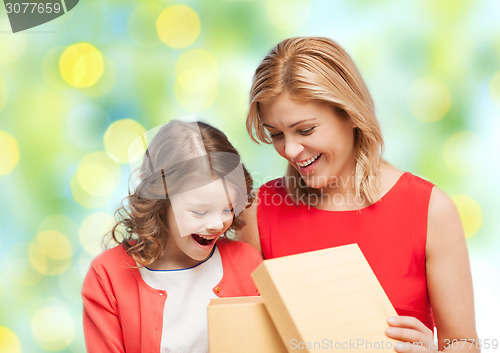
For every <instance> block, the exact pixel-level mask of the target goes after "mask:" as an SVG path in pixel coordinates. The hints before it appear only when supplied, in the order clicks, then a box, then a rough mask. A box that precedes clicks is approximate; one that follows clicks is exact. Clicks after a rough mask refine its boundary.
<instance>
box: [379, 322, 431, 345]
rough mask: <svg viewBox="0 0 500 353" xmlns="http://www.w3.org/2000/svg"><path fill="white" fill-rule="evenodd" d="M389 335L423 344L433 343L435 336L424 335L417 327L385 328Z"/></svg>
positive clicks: (404, 340)
mask: <svg viewBox="0 0 500 353" xmlns="http://www.w3.org/2000/svg"><path fill="white" fill-rule="evenodd" d="M385 333H386V335H387V337H390V338H393V339H396V340H399V341H403V342H409V343H416V344H418V343H420V344H421V345H423V346H427V347H428V346H429V345H430V344H432V341H433V337H431V336H428V335H424V334H423V333H422V332H420V331H418V330H415V329H408V328H401V327H388V328H387V329H386V330H385Z"/></svg>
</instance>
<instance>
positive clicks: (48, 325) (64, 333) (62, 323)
mask: <svg viewBox="0 0 500 353" xmlns="http://www.w3.org/2000/svg"><path fill="white" fill-rule="evenodd" d="M30 326H31V332H32V334H33V337H34V338H35V342H36V343H37V344H38V345H39V346H40V347H41V348H42V349H44V350H47V351H61V350H63V349H65V348H67V347H68V346H69V344H70V343H71V341H72V340H73V337H74V336H75V324H74V322H73V318H72V317H71V315H70V313H69V312H68V310H66V309H65V308H63V307H60V306H56V305H52V306H48V307H45V308H42V309H40V310H38V311H37V312H36V313H35V315H34V316H33V319H32V320H31V325H30Z"/></svg>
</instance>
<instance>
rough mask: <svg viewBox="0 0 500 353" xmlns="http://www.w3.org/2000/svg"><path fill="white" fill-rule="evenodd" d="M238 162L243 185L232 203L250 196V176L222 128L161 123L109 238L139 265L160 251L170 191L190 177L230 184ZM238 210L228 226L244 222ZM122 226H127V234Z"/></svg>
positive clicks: (248, 199) (164, 238)
mask: <svg viewBox="0 0 500 353" xmlns="http://www.w3.org/2000/svg"><path fill="white" fill-rule="evenodd" d="M240 165H241V168H242V170H243V175H244V179H245V184H246V190H245V191H243V190H241V189H242V188H241V187H240V188H236V189H237V191H238V195H237V200H236V202H235V204H239V205H244V207H248V206H249V205H250V204H251V203H252V201H253V198H252V196H251V190H252V186H253V180H252V177H251V176H250V174H249V173H248V171H247V170H246V168H245V167H244V166H243V165H242V164H241V161H240V156H239V154H238V152H237V151H236V149H235V148H234V147H233V146H232V145H231V143H230V142H229V140H228V139H227V137H226V135H225V134H224V133H223V132H221V131H220V130H218V129H216V128H214V127H213V126H210V125H208V124H206V123H203V122H184V121H178V120H173V121H171V122H169V123H167V124H165V125H163V126H162V127H161V128H160V129H159V131H158V133H157V134H156V136H155V137H154V138H153V140H152V141H151V144H150V145H149V147H148V149H147V150H146V153H145V155H144V159H143V162H142V165H141V166H140V167H139V169H138V171H137V175H135V173H132V175H131V179H132V180H134V179H135V184H136V185H137V187H135V188H134V189H135V190H134V191H133V192H131V191H129V196H127V197H125V198H124V199H123V201H122V206H121V207H120V208H119V209H118V210H117V211H116V212H115V219H116V221H117V223H116V224H115V226H114V227H113V229H112V231H111V238H112V240H114V241H115V242H116V243H121V244H122V245H123V246H124V247H125V249H126V250H127V253H128V254H129V255H130V256H131V257H132V258H133V259H134V260H135V261H136V262H137V263H138V264H139V265H141V266H148V265H150V264H151V263H152V262H154V261H155V260H156V259H157V258H159V257H160V256H162V254H163V251H164V249H165V246H166V242H167V239H168V237H169V234H170V232H169V229H168V227H167V224H168V222H167V221H168V220H167V214H168V212H167V210H168V209H169V207H171V203H170V199H169V195H170V196H172V195H174V194H175V193H178V192H183V191H187V190H186V185H188V184H189V185H190V186H191V188H193V187H192V185H193V184H192V183H186V179H189V178H193V177H196V180H197V183H198V185H200V183H201V184H206V183H209V182H212V181H214V180H217V179H221V178H224V181H225V182H227V183H229V184H230V185H235V186H236V185H241V184H242V180H241V179H242V175H241V173H234V171H235V169H236V168H237V167H239V166H240ZM236 214H237V213H235V214H234V216H233V223H232V225H231V226H230V227H229V229H228V231H229V230H239V229H241V227H242V226H243V225H244V221H243V220H242V219H240V217H239V215H236ZM120 228H124V229H125V232H123V233H125V234H122V232H121V231H120Z"/></svg>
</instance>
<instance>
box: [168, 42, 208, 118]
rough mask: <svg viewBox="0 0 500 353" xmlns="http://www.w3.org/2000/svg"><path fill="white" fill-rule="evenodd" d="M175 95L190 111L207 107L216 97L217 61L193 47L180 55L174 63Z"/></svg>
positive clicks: (197, 110)
mask: <svg viewBox="0 0 500 353" xmlns="http://www.w3.org/2000/svg"><path fill="white" fill-rule="evenodd" d="M175 72H176V76H177V77H176V81H175V87H174V89H175V97H176V99H177V101H178V102H179V104H180V105H181V106H182V107H184V108H185V109H186V110H188V111H191V112H199V111H203V110H206V109H208V108H209V107H210V106H212V104H213V103H214V102H215V100H216V98H217V94H218V93H217V91H218V90H217V75H218V69H217V61H216V59H215V58H214V56H213V55H212V54H210V53H209V52H208V51H206V50H202V49H195V50H190V51H188V52H186V53H185V54H183V55H181V56H180V57H179V59H178V60H177V63H176V65H175Z"/></svg>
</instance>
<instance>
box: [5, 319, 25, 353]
mask: <svg viewBox="0 0 500 353" xmlns="http://www.w3.org/2000/svg"><path fill="white" fill-rule="evenodd" d="M0 353H21V342H19V338H18V337H17V335H16V334H15V333H14V332H12V331H11V330H9V329H8V328H7V327H4V326H0Z"/></svg>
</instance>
